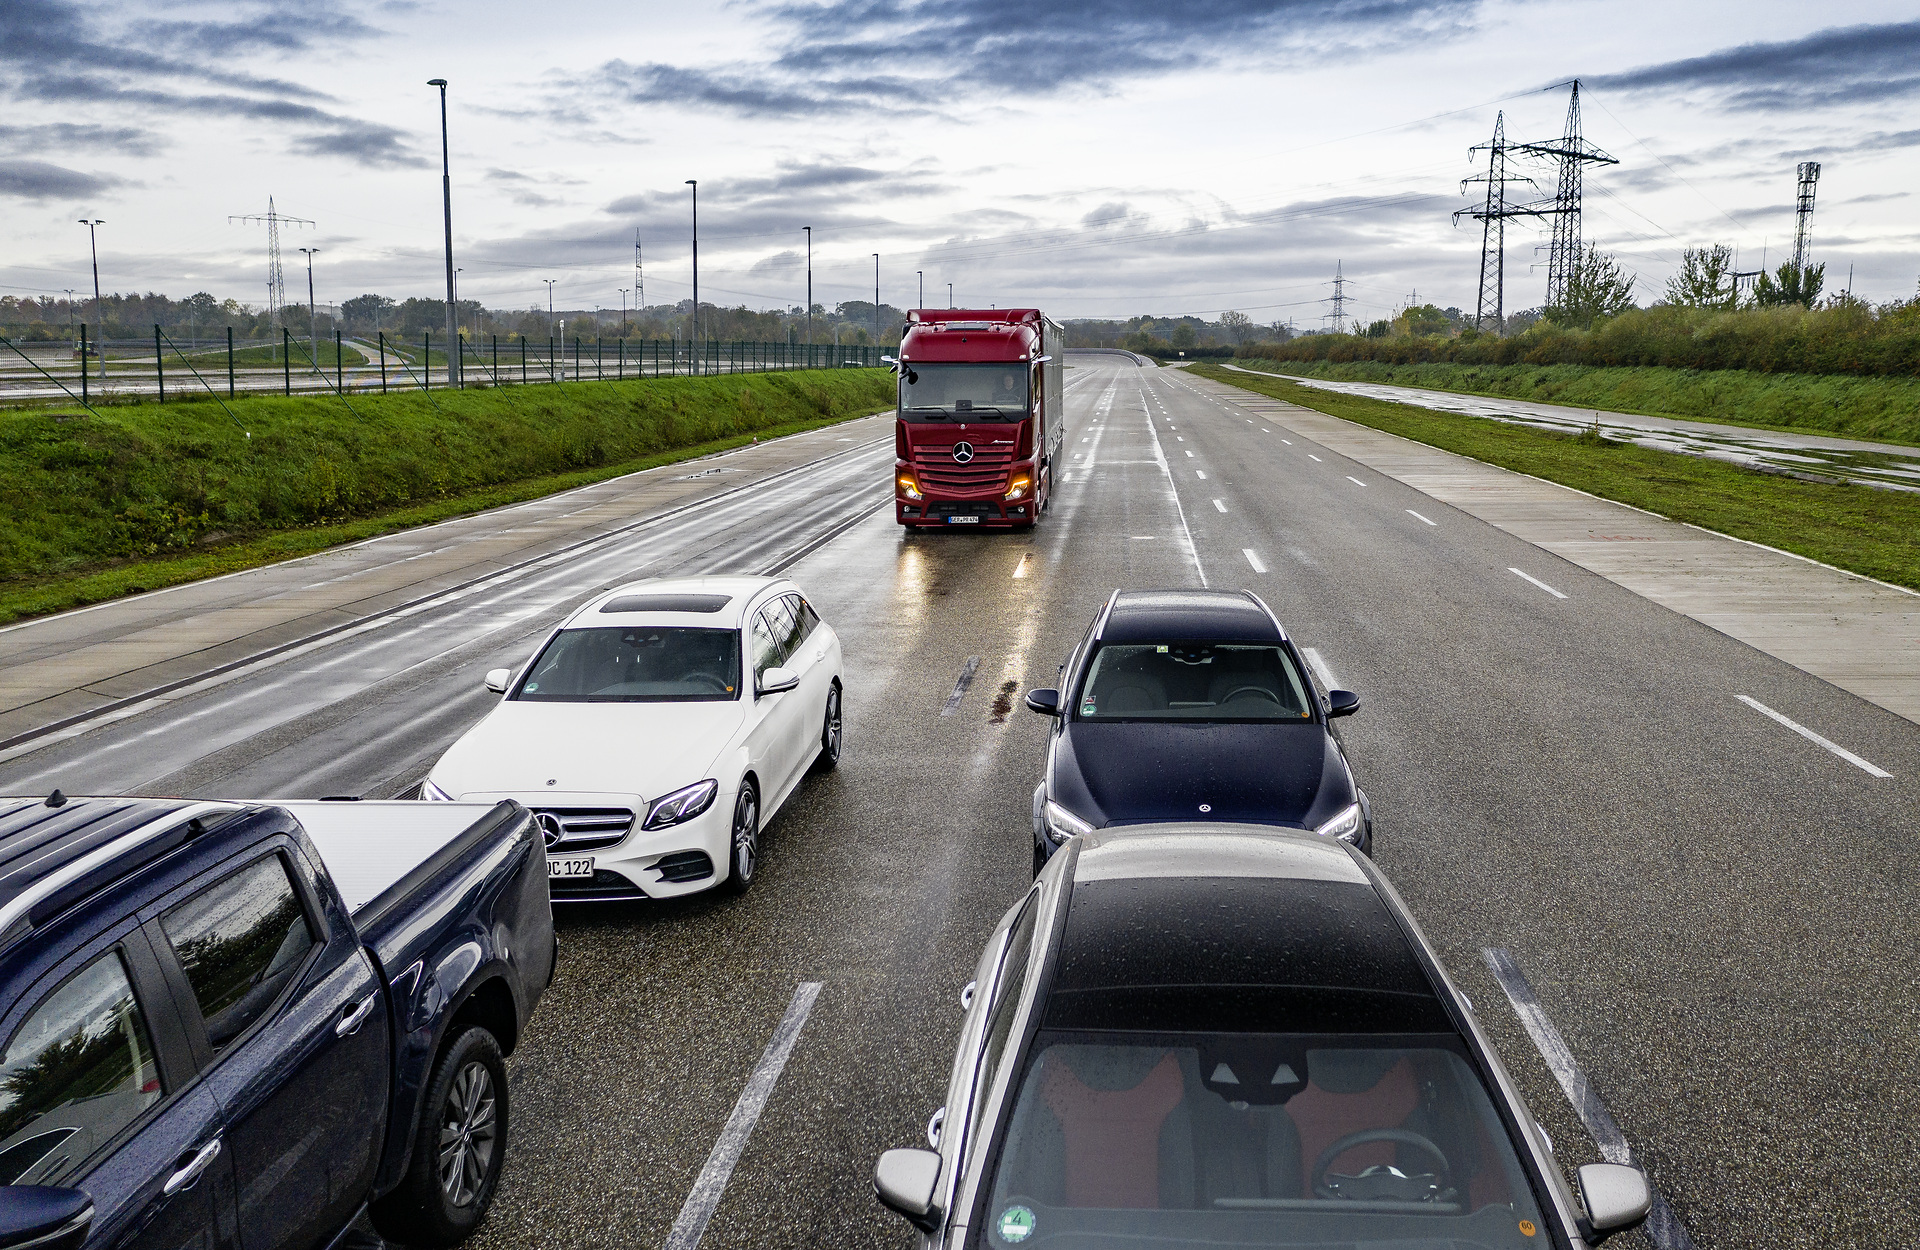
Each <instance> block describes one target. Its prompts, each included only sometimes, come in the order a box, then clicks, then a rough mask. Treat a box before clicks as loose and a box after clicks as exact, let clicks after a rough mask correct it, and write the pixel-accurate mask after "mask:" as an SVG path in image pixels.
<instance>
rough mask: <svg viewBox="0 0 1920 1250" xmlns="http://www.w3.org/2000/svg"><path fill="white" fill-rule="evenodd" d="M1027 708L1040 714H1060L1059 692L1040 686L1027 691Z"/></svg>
mask: <svg viewBox="0 0 1920 1250" xmlns="http://www.w3.org/2000/svg"><path fill="white" fill-rule="evenodd" d="M1027 710H1028V711H1029V712H1038V713H1040V715H1042V716H1058V715H1060V692H1059V691H1058V690H1048V689H1046V688H1044V687H1042V688H1041V689H1039V690H1029V691H1027Z"/></svg>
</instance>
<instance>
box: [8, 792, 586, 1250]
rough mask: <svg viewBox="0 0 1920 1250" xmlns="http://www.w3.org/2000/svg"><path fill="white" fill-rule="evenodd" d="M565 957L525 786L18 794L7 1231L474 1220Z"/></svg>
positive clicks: (278, 1235)
mask: <svg viewBox="0 0 1920 1250" xmlns="http://www.w3.org/2000/svg"><path fill="white" fill-rule="evenodd" d="M554 955H555V939H554V933H553V916H552V911H551V908H550V906H549V903H548V897H547V874H546V856H545V854H544V853H543V852H542V849H541V842H540V839H539V836H538V831H537V829H536V828H535V826H534V825H533V823H532V820H531V818H530V817H529V815H528V813H527V812H526V810H525V809H523V808H521V807H519V806H518V805H516V804H513V803H501V804H499V805H497V806H494V807H487V806H484V805H477V804H476V805H466V804H462V805H447V804H437V803H436V804H427V803H359V802H298V803H256V802H198V801H190V800H180V799H139V798H88V799H81V798H74V799H64V798H62V797H61V796H60V795H59V794H58V793H57V792H56V793H55V794H54V795H53V796H50V797H48V798H45V799H41V798H33V799H0V1038H4V1039H5V1040H4V1050H3V1051H0V1248H4V1247H26V1246H32V1247H35V1250H67V1248H70V1247H72V1248H78V1247H88V1248H92V1247H101V1248H103V1250H104V1248H107V1247H114V1248H119V1247H139V1248H140V1250H146V1248H148V1247H153V1248H155V1250H171V1248H172V1247H196V1248H198V1250H318V1248H320V1247H326V1246H331V1245H333V1244H335V1243H336V1242H338V1241H341V1240H343V1239H345V1238H347V1237H348V1236H349V1230H351V1229H352V1228H354V1227H357V1226H358V1225H359V1223H360V1220H361V1218H362V1216H363V1215H366V1216H370V1217H371V1219H372V1221H373V1224H374V1225H375V1227H376V1228H377V1229H378V1230H379V1231H380V1232H381V1233H382V1234H383V1235H384V1236H386V1237H389V1238H391V1239H393V1240H396V1241H402V1242H405V1243H408V1244H410V1245H420V1246H445V1245H451V1244H453V1243H455V1242H458V1241H460V1240H462V1239H463V1238H465V1237H466V1236H467V1234H468V1233H470V1232H471V1231H472V1230H473V1228H474V1226H475V1225H476V1224H478V1223H479V1221H480V1219H481V1218H482V1216H484V1215H485V1213H486V1209H487V1206H488V1204H489V1202H490V1201H491V1200H492V1197H493V1191H494V1186H495V1184H496V1182H497V1180H498V1178H499V1175H500V1168H501V1164H502V1162H503V1161H504V1159H505V1155H506V1144H507V1124H508V1115H507V1109H508V1107H507V1081H506V1075H507V1073H506V1067H505V1063H504V1056H505V1055H507V1054H509V1053H511V1051H512V1050H513V1047H514V1044H515V1043H516V1042H517V1041H518V1039H519V1037H520V1034H521V1030H522V1027H523V1026H524V1024H525V1023H526V1020H527V1018H528V1016H529V1015H530V1014H531V1013H532V1011H533V1009H534V1005H535V1004H536V1003H537V1002H538V1001H539V998H540V995H541V993H542V992H543V991H544V990H545V989H546V987H547V985H548V983H549V982H550V981H551V980H552V977H553V967H554Z"/></svg>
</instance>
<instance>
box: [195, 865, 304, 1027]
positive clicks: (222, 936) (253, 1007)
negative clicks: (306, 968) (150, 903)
mask: <svg viewBox="0 0 1920 1250" xmlns="http://www.w3.org/2000/svg"><path fill="white" fill-rule="evenodd" d="M160 927H161V928H162V929H164V930H166V934H167V940H168V941H169V942H171V943H173V949H174V952H175V953H176V954H177V955H178V956H179V957H180V966H181V968H182V970H184V971H185V972H186V974H187V984H189V985H191V986H192V987H193V996H194V999H195V1000H196V1001H197V1002H198V1003H199V1004H200V1014H201V1016H202V1017H203V1018H204V1019H205V1020H206V1022H207V1041H208V1043H209V1044H211V1045H212V1047H213V1052H214V1053H215V1054H219V1053H220V1052H221V1051H222V1050H224V1049H225V1048H226V1047H227V1046H228V1045H229V1044H230V1043H232V1041H233V1039H234V1038H236V1037H238V1036H240V1035H241V1034H242V1033H244V1032H246V1031H247V1029H248V1027H249V1026H251V1025H252V1024H253V1022H254V1021H255V1020H258V1019H259V1018H260V1017H261V1016H262V1015H264V1014H265V1013H266V1010H267V1008H269V1007H271V1006H272V1005H273V1004H274V1001H275V1000H276V999H278V998H279V997H280V992H281V991H282V990H284V989H285V988H286V987H287V983H288V982H289V981H291V980H292V979H293V977H294V974H295V973H297V972H298V971H299V970H300V964H301V962H302V961H303V960H304V959H305V958H306V956H307V952H308V951H309V950H311V949H313V945H314V938H313V932H312V930H311V929H309V928H308V926H307V916H306V912H305V910H304V909H302V907H301V906H300V896H299V895H297V894H295V893H294V890H293V882H292V880H290V879H289V878H288V876H287V866H286V863H285V862H284V861H283V860H281V858H280V857H279V856H278V855H269V856H267V857H266V858H264V859H257V860H255V861H254V862H253V863H251V864H248V865H247V866H246V867H245V868H241V869H238V870H236V871H234V872H231V873H229V874H227V876H225V877H223V878H221V879H220V880H219V881H217V882H215V883H214V884H213V885H211V886H209V887H208V888H207V889H204V890H202V891H200V893H198V894H196V895H194V896H193V897H192V898H190V899H188V900H187V901H186V902H184V903H181V904H179V905H177V906H176V907H174V908H173V909H172V910H171V911H169V912H167V914H166V915H164V916H162V917H161V918H160Z"/></svg>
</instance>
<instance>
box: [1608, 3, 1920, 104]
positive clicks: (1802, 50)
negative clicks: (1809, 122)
mask: <svg viewBox="0 0 1920 1250" xmlns="http://www.w3.org/2000/svg"><path fill="white" fill-rule="evenodd" d="M1916 65H1920V21H1911V22H1889V23H1884V24H1880V25H1870V26H1845V27H1832V28H1829V29H1827V30H1821V31H1816V32H1814V33H1813V34H1811V35H1807V36H1805V37H1804V38H1801V39H1792V40H1786V41H1783V42H1778V43H1747V44H1741V45H1740V46H1738V47H1734V48H1723V49H1721V50H1720V51H1718V52H1709V53H1707V54H1706V55H1705V56H1696V57H1688V58H1686V59H1685V60H1679V61H1667V62H1664V63H1662V64H1658V65H1646V66H1642V67H1640V68H1639V69H1632V70H1627V71H1625V72H1624V73H1619V74H1603V75H1600V76H1598V77H1595V78H1588V79H1583V80H1582V81H1583V82H1585V83H1586V84H1587V85H1589V86H1593V87H1597V88H1600V89H1602V90H1616V91H1635V92H1664V93H1672V92H1687V91H1700V92H1704V93H1707V94H1710V95H1714V96H1716V97H1718V101H1719V103H1720V104H1722V105H1723V106H1724V107H1726V108H1729V109H1740V110H1747V111H1752V110H1759V111H1797V110H1804V109H1811V108H1827V107H1833V106H1837V105H1846V104H1871V103H1878V102H1881V101H1886V100H1892V99H1895V98H1897V97H1900V96H1906V95H1912V94H1914V93H1916V92H1920V73H1916V72H1915V67H1916Z"/></svg>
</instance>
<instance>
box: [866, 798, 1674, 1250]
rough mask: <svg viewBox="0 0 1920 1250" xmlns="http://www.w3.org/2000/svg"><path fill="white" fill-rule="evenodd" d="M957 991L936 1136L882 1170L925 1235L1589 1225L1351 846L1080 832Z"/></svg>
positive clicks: (1588, 1215) (1613, 1223) (1390, 896)
mask: <svg viewBox="0 0 1920 1250" xmlns="http://www.w3.org/2000/svg"><path fill="white" fill-rule="evenodd" d="M1062 849H1063V851H1064V853H1062V854H1056V855H1055V856H1053V858H1052V860H1051V862H1049V864H1048V865H1047V867H1046V869H1045V871H1043V872H1042V873H1041V874H1040V876H1039V878H1038V879H1037V880H1036V881H1035V882H1034V885H1033V888H1032V890H1031V891H1030V892H1029V893H1028V894H1026V895H1025V896H1024V897H1023V898H1021V900H1020V901H1019V902H1018V903H1016V904H1015V905H1014V907H1013V908H1012V909H1011V910H1009V911H1008V912H1007V914H1006V916H1005V918H1004V919H1002V920H1001V922H1000V924H999V927H998V928H996V929H995V930H994V932H993V935H992V937H991V938H990V939H989V940H988V942H987V948H986V951H985V953H984V954H983V955H982V956H981V959H980V964H979V970H978V972H977V974H976V977H975V979H974V981H973V982H972V983H971V984H969V985H968V986H967V988H966V989H965V990H964V991H963V992H962V995H961V1001H962V1002H963V1003H964V1004H965V1005H966V1021H965V1024H964V1025H963V1027H962V1029H961V1033H960V1047H959V1052H958V1054H957V1055H956V1057H955V1060H954V1066H953V1075H952V1079H951V1081H950V1083H949V1085H948V1090H947V1101H946V1105H945V1106H943V1107H942V1108H940V1109H939V1110H938V1111H936V1112H935V1113H934V1118H933V1121H932V1122H931V1123H930V1124H929V1125H928V1130H927V1136H928V1140H929V1143H930V1145H931V1146H932V1149H918V1148H915V1149H905V1150H890V1151H888V1152H887V1153H886V1154H884V1155H882V1156H881V1158H880V1162H879V1166H878V1167H877V1168H876V1170H875V1175H874V1188H875V1191H876V1193H877V1195H878V1197H879V1199H880V1201H881V1202H882V1203H884V1204H885V1205H886V1206H888V1207H890V1208H892V1209H893V1210H894V1211H897V1212H899V1213H900V1214H901V1215H903V1216H905V1217H906V1218H907V1219H908V1220H910V1221H911V1222H912V1223H913V1224H914V1225H915V1226H916V1227H918V1228H919V1229H920V1230H921V1233H922V1235H923V1236H922V1244H923V1245H924V1246H926V1247H949V1248H952V1250H959V1248H960V1247H963V1246H964V1247H992V1248H993V1250H1013V1248H1014V1247H1021V1248H1022V1250H1025V1248H1026V1247H1044V1246H1049V1245H1052V1246H1057V1247H1060V1248H1062V1250H1065V1248H1068V1247H1071V1248H1073V1250H1082V1248H1084V1247H1093V1246H1108V1245H1117V1244H1121V1243H1124V1244H1125V1245H1126V1246H1128V1247H1129V1248H1130V1250H1153V1248H1155V1247H1168V1248H1171V1247H1176V1246H1178V1247H1188V1246H1199V1245H1205V1246H1236V1247H1238V1246H1330V1245H1345V1246H1353V1245H1365V1246H1368V1247H1376V1248H1381V1250H1386V1248H1391V1247H1402V1248H1404V1250H1413V1248H1414V1247H1421V1248H1426V1247H1434V1246H1448V1247H1455V1248H1458V1250H1466V1248H1468V1247H1488V1248H1490V1250H1492V1248H1500V1250H1536V1248H1539V1247H1546V1246H1557V1247H1563V1248H1566V1250H1573V1248H1574V1247H1583V1246H1591V1245H1595V1244H1597V1243H1598V1242H1600V1241H1601V1240H1604V1239H1605V1238H1606V1237H1607V1236H1608V1235H1610V1234H1612V1233H1615V1232H1619V1231H1621V1230H1622V1229H1626V1228H1631V1227H1634V1226H1635V1225H1637V1224H1639V1223H1640V1222H1641V1221H1643V1220H1644V1219H1646V1217H1647V1213H1648V1210H1649V1207H1650V1204H1651V1193H1650V1191H1649V1188H1648V1186H1647V1182H1646V1178H1645V1177H1644V1176H1643V1175H1642V1174H1641V1173H1640V1172H1639V1171H1638V1170H1637V1169H1634V1168H1630V1167H1623V1166H1620V1165H1616V1164H1608V1163H1598V1164H1589V1165H1587V1166H1585V1167H1582V1168H1581V1169H1580V1172H1579V1184H1580V1191H1581V1192H1580V1195H1579V1196H1576V1195H1575V1193H1574V1191H1573V1190H1572V1189H1571V1188H1570V1187H1569V1186H1568V1185H1567V1182H1566V1180H1565V1178H1564V1177H1563V1176H1562V1175H1561V1172H1560V1169H1559V1166H1558V1165H1557V1163H1556V1162H1555V1160H1554V1157H1553V1152H1552V1148H1551V1146H1550V1145H1549V1143H1548V1142H1547V1139H1546V1135H1545V1133H1544V1132H1542V1131H1541V1129H1540V1127H1539V1125H1538V1124H1537V1123H1536V1122H1535V1120H1534V1118H1533V1116H1532V1115H1531V1114H1530V1113H1529V1112H1528V1111H1527V1108H1526V1105H1525V1104H1524V1103H1523V1102H1522V1101H1521V1098H1520V1095H1519V1093H1518V1092H1517V1091H1516V1090H1515V1088H1514V1085H1513V1082H1512V1080H1511V1079H1510V1078H1509V1077H1508V1075H1507V1073H1506V1071H1505V1069H1504V1068H1503V1067H1502V1066H1501V1063H1500V1060H1499V1058H1498V1057H1497V1056H1496V1055H1495V1054H1494V1052H1493V1048H1492V1046H1491V1045H1490V1044H1489V1043H1488V1041H1487V1039H1486V1037H1485V1036H1484V1035H1483V1034H1482V1033H1481V1031H1480V1028H1479V1026H1478V1024H1477V1023H1476V1022H1475V1021H1474V1018H1473V1015H1472V1012H1471V1010H1470V1009H1469V1007H1468V1005H1467V1002H1466V1000H1465V998H1464V997H1462V995H1461V994H1460V993H1459V991H1458V990H1457V989H1456V988H1455V987H1454V985H1453V984H1452V982H1451V981H1450V980H1449V979H1448V977H1447V975H1446V973H1445V972H1444V971H1443V970H1442V969H1441V967H1440V964H1439V961H1438V960H1437V959H1436V958H1435V957H1434V954H1433V951H1432V949H1431V948H1430V947H1429V946H1428V945H1427V942H1426V940H1425V939H1424V938H1423V937H1422V936H1421V934H1420V931H1419V928H1418V927H1417V926H1416V925H1415V924H1414V921H1413V919H1412V917H1411V916H1410V915H1409V914H1408V912H1407V909H1406V907H1405V905H1404V904H1403V903H1402V902H1401V900H1400V898H1399V896H1398V895H1396V894H1395V893H1394V890H1393V888H1392V887H1391V886H1390V885H1388V884H1387V882H1386V880H1385V879H1384V878H1383V877H1382V876H1381V875H1380V872H1379V870H1378V869H1377V868H1375V867H1374V866H1373V864H1372V863H1371V862H1370V861H1369V860H1368V859H1367V858H1366V857H1365V856H1364V855H1362V854H1360V853H1359V852H1358V851H1357V850H1354V849H1353V848H1351V847H1348V846H1345V845H1343V844H1341V843H1339V842H1336V841H1334V840H1331V839H1326V838H1318V837H1315V836H1313V835H1311V834H1303V833H1293V832H1289V831H1286V830H1278V829H1273V828H1261V827H1253V826H1244V825H1223V824H1205V825H1200V824H1180V825H1132V826H1124V827H1120V828H1114V829H1101V830H1097V831H1095V832H1093V833H1090V834H1083V835H1080V836H1078V837H1075V838H1073V839H1072V840H1071V841H1069V842H1068V843H1067V844H1066V846H1065V847H1064V848H1062Z"/></svg>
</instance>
